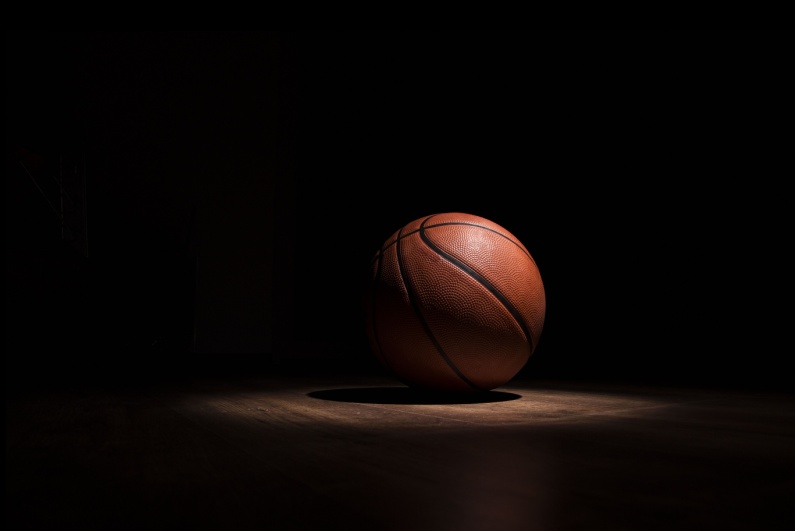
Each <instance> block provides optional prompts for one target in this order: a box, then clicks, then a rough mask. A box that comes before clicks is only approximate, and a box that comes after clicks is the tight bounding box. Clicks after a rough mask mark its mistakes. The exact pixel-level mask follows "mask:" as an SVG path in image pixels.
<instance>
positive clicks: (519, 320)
mask: <svg viewBox="0 0 795 531" xmlns="http://www.w3.org/2000/svg"><path fill="white" fill-rule="evenodd" d="M427 219H428V218H426V220H427ZM424 223H425V222H424V221H423V223H421V224H420V228H419V229H418V231H419V233H420V238H421V239H422V241H423V242H425V244H426V245H427V246H428V247H430V248H431V250H432V251H434V252H435V253H436V254H438V255H439V256H441V257H442V258H444V259H445V260H447V261H448V262H450V263H451V264H453V265H454V266H456V267H458V268H459V269H461V270H462V271H463V272H464V273H466V274H468V275H469V276H470V277H472V279H474V280H475V281H476V282H478V283H480V284H481V285H482V286H483V287H484V288H486V289H487V290H489V291H490V292H491V293H492V295H494V296H495V297H496V298H497V300H498V301H500V303H501V304H502V305H503V306H504V307H505V309H506V310H508V313H510V314H511V317H513V319H514V320H515V321H516V324H517V325H519V328H521V330H522V333H523V334H524V335H525V337H526V338H527V343H528V345H529V346H530V352H533V349H534V347H533V336H532V335H531V334H530V330H529V328H528V327H527V324H526V323H525V322H524V318H522V314H521V313H519V310H517V309H516V307H515V306H514V305H513V304H511V301H509V300H508V298H507V297H506V296H505V295H503V294H502V292H500V290H499V289H497V287H496V286H495V285H494V284H492V283H491V282H489V281H488V280H487V279H486V277H484V276H483V275H481V274H480V273H478V272H477V271H475V270H474V269H473V268H471V267H470V266H468V265H467V264H466V263H464V262H463V261H461V260H459V259H458V258H456V257H454V256H453V255H451V254H448V253H446V252H444V251H443V250H442V249H441V248H439V247H438V246H437V245H436V244H435V243H433V242H432V241H431V240H430V238H428V236H427V235H426V234H425V231H426V228H425V226H424ZM436 226H438V225H434V226H433V227H436ZM433 227H428V228H433ZM481 228H484V229H485V227H481ZM486 230H489V229H486Z"/></svg>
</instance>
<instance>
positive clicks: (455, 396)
mask: <svg viewBox="0 0 795 531" xmlns="http://www.w3.org/2000/svg"><path fill="white" fill-rule="evenodd" d="M307 396H309V397H312V398H317V399H319V400H332V401H334V402H360V403H364V404H483V403H488V402H507V401H508V400H516V399H517V398H521V396H520V395H517V394H515V393H506V392H504V391H483V392H477V393H449V392H441V391H428V390H424V389H414V388H411V387H350V388H346V389H325V390H321V391H312V392H309V393H307Z"/></svg>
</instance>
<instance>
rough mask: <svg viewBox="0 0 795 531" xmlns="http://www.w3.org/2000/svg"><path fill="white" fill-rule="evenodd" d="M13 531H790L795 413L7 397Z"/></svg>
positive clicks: (708, 405) (683, 395)
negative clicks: (205, 530)
mask: <svg viewBox="0 0 795 531" xmlns="http://www.w3.org/2000/svg"><path fill="white" fill-rule="evenodd" d="M5 478H6V500H5V511H6V524H7V527H6V529H10V530H26V529H35V530H47V529H52V530H72V529H75V530H84V531H87V530H100V529H101V530H115V531H118V530H152V529H169V530H174V529H193V530H199V529H201V530H204V529H207V530H225V529H230V530H232V529H234V530H238V529H239V530H248V529H252V530H253V529H257V530H287V529H296V530H299V529H300V530H324V529H344V530H359V529H361V530H370V531H372V530H381V529H383V530H429V531H431V530H432V531H444V530H457V531H467V530H500V531H511V530H532V531H544V530H568V529H578V530H579V529H582V530H590V529H609V530H611V531H618V530H632V531H652V530H666V531H669V530H683V529H686V530H700V531H703V530H711V529H720V530H733V529H736V530H768V529H770V530H772V529H781V530H785V529H787V530H791V529H795V397H793V396H792V395H790V394H783V393H780V392H779V393H775V392H762V391H726V390H715V389H695V388H682V387H664V386H635V387H633V386H627V385H619V384H614V385H610V384H584V383H566V382H549V381H547V382H543V381H524V382H514V383H510V384H508V385H506V386H504V387H501V388H500V389H499V390H498V391H493V392H491V393H488V394H487V395H484V396H480V397H478V399H472V400H460V399H447V400H444V399H439V398H438V397H434V396H427V395H423V394H421V393H416V392H413V391H411V390H409V389H406V388H403V387H402V386H400V385H399V384H396V382H394V381H392V380H389V379H383V378H380V377H372V378H371V377H339V376H326V377H322V376H321V377H314V378H297V377H288V376H281V377H272V378H267V377H263V378H252V379H228V380H223V379H214V380H195V381H190V382H182V383H179V384H174V383H171V384H153V385H149V386H146V387H139V388H131V387H126V388H122V389H110V388H106V389H101V388H92V389H82V390H76V389H72V390H65V389H62V390H60V391H57V390H52V391H50V392H36V393H28V394H26V393H18V394H15V395H14V396H10V397H8V398H7V401H6V470H5Z"/></svg>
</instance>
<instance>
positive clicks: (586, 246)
mask: <svg viewBox="0 0 795 531" xmlns="http://www.w3.org/2000/svg"><path fill="white" fill-rule="evenodd" d="M788 41H789V38H788V34H787V33H784V32H745V31H732V32H730V31H725V32H697V31H687V32H683V31H677V32H674V31H666V32H637V31H620V32H619V31H614V32H594V31H589V32H582V31H565V32H564V31H556V32H541V31H525V32H27V31H26V32H7V33H6V62H5V68H6V70H5V84H6V90H5V98H6V109H5V113H6V119H5V120H4V121H5V127H6V145H7V162H6V163H7V166H6V271H7V273H6V318H5V323H4V324H5V334H6V350H5V357H6V379H7V384H10V385H12V386H18V387H21V388H26V387H31V386H37V385H55V384H59V383H70V382H92V381H102V382H118V383H130V382H133V383H135V382H142V381H148V380H151V379H161V378H178V377H182V376H189V377H194V376H207V375H209V376H213V375H218V374H233V375H252V374H259V373H263V372H269V371H274V370H279V369H285V370H291V371H297V372H307V373H309V372H323V371H350V372H357V371H363V372H368V371H380V367H378V366H377V365H376V362H375V360H374V358H373V357H372V356H371V354H370V352H369V350H368V347H367V344H366V339H365V335H364V328H363V315H362V309H361V307H360V305H359V297H360V294H361V289H362V287H363V282H364V281H365V279H366V277H367V272H368V266H369V260H370V258H371V256H372V255H373V253H374V252H375V250H376V249H377V248H378V247H379V246H380V245H381V243H382V242H383V241H384V240H385V239H386V238H387V237H388V236H389V235H391V234H392V232H394V231H395V230H397V229H398V228H400V227H401V226H402V225H404V224H405V223H407V222H409V221H411V220H413V219H415V218H418V217H420V216H424V215H427V214H432V213H437V212H446V211H462V212H469V213H472V214H477V215H481V216H484V217H486V218H489V219H491V220H492V221H495V222H497V223H499V224H501V225H503V226H504V227H505V228H507V229H508V230H510V231H511V232H513V233H514V234H515V235H516V236H517V237H518V238H519V239H520V240H521V241H522V242H524V243H525V245H526V246H527V247H528V248H529V249H530V252H531V253H532V254H533V256H534V258H535V259H536V262H537V263H538V265H539V268H540V270H541V274H542V277H543V279H544V282H545V287H546V291H547V298H548V301H547V302H548V308H547V320H546V324H545V329H544V333H543V335H542V339H541V342H540V344H539V346H538V349H537V350H536V353H535V354H534V356H533V357H532V358H531V360H530V362H529V363H528V365H527V366H526V367H525V369H524V370H523V371H522V373H521V376H526V377H551V378H595V379H608V380H627V381H663V382H669V383H693V382H695V383H705V384H710V385H712V384H714V385H742V386H745V385H748V386H787V385H788V378H787V376H786V374H787V372H786V367H787V362H788V358H789V357H790V356H791V350H792V349H791V344H790V342H789V338H788V337H786V332H787V331H788V329H789V328H790V327H791V324H790V319H789V318H788V314H789V313H791V312H790V307H791V301H790V299H788V298H787V296H786V292H785V289H786V288H787V285H788V282H787V283H784V281H783V279H784V276H783V274H782V273H783V272H787V273H788V272H789V267H788V263H789V258H788V252H789V247H791V243H792V237H791V230H790V229H789V228H788V227H789V226H791V220H790V217H791V216H790V211H791V208H792V206H791V201H789V200H788V197H790V192H789V191H788V187H787V184H788V183H787V181H788V180H789V179H790V178H791V175H790V174H791V165H790V164H789V162H790V161H789V160H788V159H787V158H785V155H787V154H789V152H790V151H791V143H790V142H789V136H790V133H789V132H790V129H791V120H790V119H791V109H790V107H791V103H790V99H791V94H792V92H791V90H792V87H791V86H790V84H789V81H788V77H789V76H788V75H787V74H788V72H787V70H788V66H789V65H788V62H787V61H786V60H785V59H786V58H787V56H786V55H785V51H784V50H785V49H786V46H785V45H786V44H789V42H788ZM62 156H68V157H70V158H73V159H75V160H82V161H85V163H84V166H81V168H83V167H84V168H85V180H86V186H85V200H86V203H85V204H86V205H87V206H86V209H85V212H86V215H87V223H86V228H87V238H84V239H83V240H81V242H82V244H81V245H76V244H75V243H74V242H65V241H63V240H62V239H61V236H60V231H59V226H58V222H57V218H56V217H55V216H54V213H53V211H52V209H50V207H49V206H48V205H47V204H46V202H45V201H44V200H43V197H42V194H40V193H39V191H38V190H37V188H36V186H35V184H34V182H33V181H32V180H31V179H30V178H29V176H28V175H27V174H26V173H25V172H24V171H21V170H20V160H26V161H33V160H35V161H38V163H39V164H40V168H41V170H40V173H39V174H38V175H39V177H40V178H41V179H44V178H52V175H53V174H54V173H53V172H54V171H55V170H54V169H53V168H56V167H57V161H59V160H61V159H60V157H62Z"/></svg>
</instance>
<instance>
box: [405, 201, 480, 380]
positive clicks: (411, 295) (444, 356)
mask: <svg viewBox="0 0 795 531" xmlns="http://www.w3.org/2000/svg"><path fill="white" fill-rule="evenodd" d="M428 219H430V216H428V217H427V218H425V219H424V220H423V223H425V221H427V220H428ZM400 230H401V233H399V234H398V238H397V241H396V244H397V248H396V249H395V253H396V254H397V258H398V260H397V261H398V271H399V272H400V278H401V279H402V280H403V285H404V286H406V292H407V293H408V296H409V302H410V303H411V306H412V307H413V308H414V313H416V314H417V317H418V318H419V320H420V323H422V327H423V328H424V329H425V333H426V334H427V335H428V338H429V339H430V340H431V342H432V343H433V346H434V347H436V351H437V352H438V353H439V355H440V356H441V357H442V359H444V361H445V362H446V363H447V365H449V366H450V368H451V369H452V370H453V372H454V373H455V374H456V375H457V376H458V377H459V378H461V380H462V381H463V382H464V383H466V384H467V385H469V386H470V387H471V388H472V389H475V390H477V391H485V389H481V388H480V387H478V386H477V385H475V384H473V383H472V382H471V381H469V378H467V377H466V376H464V374H463V373H462V372H461V371H460V370H459V369H458V367H456V366H455V363H453V360H451V359H450V357H449V356H448V355H447V353H446V352H445V351H444V349H443V348H442V345H440V344H439V341H438V340H437V339H436V336H435V335H434V334H433V332H432V331H431V327H430V326H429V325H428V322H427V321H426V320H425V318H424V317H423V315H422V311H421V310H420V307H419V304H417V299H416V297H415V296H414V293H413V291H412V289H411V284H410V283H409V282H407V281H406V277H405V275H404V274H403V271H404V267H403V259H402V257H401V255H400V241H401V240H402V239H403V238H402V237H401V234H402V231H403V229H400ZM413 232H416V231H413Z"/></svg>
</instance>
